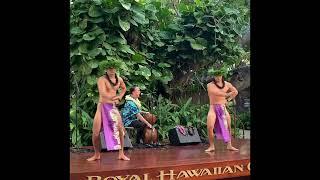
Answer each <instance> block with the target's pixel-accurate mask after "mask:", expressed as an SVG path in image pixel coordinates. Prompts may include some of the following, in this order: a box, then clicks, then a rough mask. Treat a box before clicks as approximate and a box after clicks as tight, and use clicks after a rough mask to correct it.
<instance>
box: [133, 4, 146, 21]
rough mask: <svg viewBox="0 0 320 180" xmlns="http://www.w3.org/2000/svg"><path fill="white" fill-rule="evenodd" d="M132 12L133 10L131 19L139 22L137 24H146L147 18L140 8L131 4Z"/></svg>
mask: <svg viewBox="0 0 320 180" xmlns="http://www.w3.org/2000/svg"><path fill="white" fill-rule="evenodd" d="M131 9H132V12H133V16H132V18H133V20H135V22H137V23H139V24H147V23H148V19H146V18H145V13H144V12H143V11H142V9H141V8H139V7H137V6H133V7H132V8H131Z"/></svg>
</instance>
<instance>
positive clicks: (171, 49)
mask: <svg viewBox="0 0 320 180" xmlns="http://www.w3.org/2000/svg"><path fill="white" fill-rule="evenodd" d="M167 50H168V52H171V51H174V50H176V47H175V46H173V45H168V48H167Z"/></svg>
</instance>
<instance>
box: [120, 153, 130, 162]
mask: <svg viewBox="0 0 320 180" xmlns="http://www.w3.org/2000/svg"><path fill="white" fill-rule="evenodd" d="M118 159H119V160H125V161H130V159H129V158H128V157H127V156H125V155H124V154H123V155H119V156H118Z"/></svg>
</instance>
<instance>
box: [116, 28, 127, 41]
mask: <svg viewBox="0 0 320 180" xmlns="http://www.w3.org/2000/svg"><path fill="white" fill-rule="evenodd" d="M118 32H119V34H120V36H121V37H122V39H123V40H125V42H126V43H127V39H126V38H125V37H124V35H123V34H122V33H121V32H120V31H118Z"/></svg>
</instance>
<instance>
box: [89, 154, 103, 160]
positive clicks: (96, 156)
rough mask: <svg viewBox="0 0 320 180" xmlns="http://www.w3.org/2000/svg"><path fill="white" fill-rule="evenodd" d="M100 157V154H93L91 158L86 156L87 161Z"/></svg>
mask: <svg viewBox="0 0 320 180" xmlns="http://www.w3.org/2000/svg"><path fill="white" fill-rule="evenodd" d="M99 159H100V154H99V155H96V154H95V155H93V156H92V157H91V158H88V159H87V161H95V160H99Z"/></svg>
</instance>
